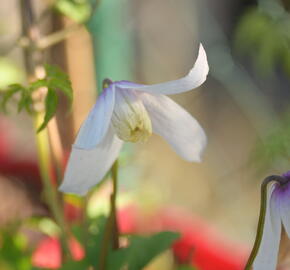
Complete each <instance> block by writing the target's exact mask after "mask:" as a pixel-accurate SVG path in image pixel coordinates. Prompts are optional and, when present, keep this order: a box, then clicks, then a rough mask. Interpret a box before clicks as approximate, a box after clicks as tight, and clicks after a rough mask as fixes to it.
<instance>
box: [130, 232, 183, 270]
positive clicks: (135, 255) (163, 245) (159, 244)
mask: <svg viewBox="0 0 290 270" xmlns="http://www.w3.org/2000/svg"><path fill="white" fill-rule="evenodd" d="M179 237H180V235H179V234H178V233H174V232H160V233H157V234H155V235H152V236H149V237H141V236H132V237H131V238H130V247H129V251H130V252H128V253H129V254H128V256H129V257H128V258H127V262H128V270H140V269H143V267H145V266H146V265H147V264H148V263H150V261H151V260H152V259H154V258H155V257H156V256H158V255H159V254H161V253H162V252H163V251H165V250H166V249H168V248H170V246H171V245H172V244H173V242H174V241H176V240H177V239H178V238H179Z"/></svg>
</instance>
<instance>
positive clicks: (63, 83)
mask: <svg viewBox="0 0 290 270" xmlns="http://www.w3.org/2000/svg"><path fill="white" fill-rule="evenodd" d="M45 70H46V80H47V87H48V88H52V89H54V90H60V91H62V92H63V93H64V94H65V95H66V96H67V97H68V98H69V100H70V102H72V98H73V90H72V87H71V82H70V80H69V77H68V75H67V74H66V73H64V72H63V71H62V70H61V69H60V68H59V67H56V66H52V65H48V64H46V65H45Z"/></svg>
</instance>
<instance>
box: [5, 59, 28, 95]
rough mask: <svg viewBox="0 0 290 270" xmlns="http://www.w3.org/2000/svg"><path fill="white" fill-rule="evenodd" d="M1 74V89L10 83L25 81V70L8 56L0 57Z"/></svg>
mask: <svg viewBox="0 0 290 270" xmlns="http://www.w3.org/2000/svg"><path fill="white" fill-rule="evenodd" d="M0 74H1V76H0V90H1V88H5V87H7V86H8V85H9V84H12V83H16V82H17V83H18V82H19V83H20V82H23V81H24V72H23V71H22V70H21V69H20V68H19V67H18V66H17V65H16V64H14V63H13V61H11V60H10V59H9V58H6V57H0Z"/></svg>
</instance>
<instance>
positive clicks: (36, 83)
mask: <svg viewBox="0 0 290 270" xmlns="http://www.w3.org/2000/svg"><path fill="white" fill-rule="evenodd" d="M40 87H48V83H47V80H46V78H44V79H39V80H36V81H34V82H32V83H30V86H29V88H30V89H31V91H34V90H37V89H38V88H40Z"/></svg>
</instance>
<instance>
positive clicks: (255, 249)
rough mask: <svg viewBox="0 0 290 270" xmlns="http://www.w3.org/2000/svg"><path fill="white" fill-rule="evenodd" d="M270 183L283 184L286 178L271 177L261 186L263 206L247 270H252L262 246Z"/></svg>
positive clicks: (261, 206) (261, 205)
mask: <svg viewBox="0 0 290 270" xmlns="http://www.w3.org/2000/svg"><path fill="white" fill-rule="evenodd" d="M270 182H278V183H280V184H282V183H283V182H285V179H284V177H282V176H279V175H271V176H268V177H266V178H265V179H264V181H263V183H262V185H261V204H260V214H259V221H258V226H257V233H256V239H255V243H254V246H253V248H252V251H251V254H250V256H249V259H248V261H247V264H246V266H245V270H250V269H251V267H252V265H253V263H254V260H255V258H256V256H257V254H258V251H259V247H260V245H261V241H262V237H263V231H264V224H265V217H266V210H267V191H268V184H269V183H270Z"/></svg>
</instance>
